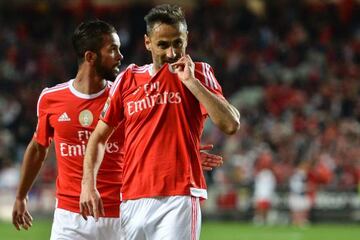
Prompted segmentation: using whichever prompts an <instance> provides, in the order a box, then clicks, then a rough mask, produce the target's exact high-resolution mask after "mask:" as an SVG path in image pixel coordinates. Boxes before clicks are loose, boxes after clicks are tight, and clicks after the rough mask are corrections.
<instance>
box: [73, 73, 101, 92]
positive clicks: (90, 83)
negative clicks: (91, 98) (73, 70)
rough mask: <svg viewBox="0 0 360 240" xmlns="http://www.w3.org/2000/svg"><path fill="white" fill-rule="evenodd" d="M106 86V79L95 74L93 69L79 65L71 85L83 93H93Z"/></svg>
mask: <svg viewBox="0 0 360 240" xmlns="http://www.w3.org/2000/svg"><path fill="white" fill-rule="evenodd" d="M105 86H106V80H105V79H104V78H102V77H100V76H99V75H98V74H96V72H95V70H91V69H90V68H86V67H80V68H79V71H78V73H77V74H76V78H75V80H74V83H73V87H74V88H75V89H76V90H77V91H79V92H81V93H83V94H94V93H98V92H100V91H101V90H102V89H104V87H105Z"/></svg>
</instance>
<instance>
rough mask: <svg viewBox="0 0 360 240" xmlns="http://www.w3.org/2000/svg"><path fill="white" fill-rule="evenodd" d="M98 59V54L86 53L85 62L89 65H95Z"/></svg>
mask: <svg viewBox="0 0 360 240" xmlns="http://www.w3.org/2000/svg"><path fill="white" fill-rule="evenodd" d="M96 58H97V54H96V53H94V52H93V51H86V52H85V57H84V59H85V62H88V63H94V62H95V60H96Z"/></svg>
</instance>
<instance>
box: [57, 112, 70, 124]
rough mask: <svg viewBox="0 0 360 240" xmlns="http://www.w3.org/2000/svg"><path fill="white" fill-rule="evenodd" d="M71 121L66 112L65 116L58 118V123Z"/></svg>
mask: <svg viewBox="0 0 360 240" xmlns="http://www.w3.org/2000/svg"><path fill="white" fill-rule="evenodd" d="M70 120H71V119H70V118H69V116H68V115H67V113H66V112H64V113H63V114H61V115H60V117H59V118H58V122H68V121H70Z"/></svg>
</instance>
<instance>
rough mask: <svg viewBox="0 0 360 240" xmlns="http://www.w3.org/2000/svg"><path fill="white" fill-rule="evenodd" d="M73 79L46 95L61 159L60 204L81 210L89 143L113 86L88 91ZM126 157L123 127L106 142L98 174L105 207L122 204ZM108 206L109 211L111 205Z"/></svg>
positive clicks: (59, 167)
mask: <svg viewBox="0 0 360 240" xmlns="http://www.w3.org/2000/svg"><path fill="white" fill-rule="evenodd" d="M71 83H72V81H70V83H69V87H67V88H64V89H61V90H56V89H55V90H54V91H53V92H50V93H47V94H46V95H45V96H43V98H45V100H44V101H46V103H47V104H46V111H47V114H48V118H49V119H48V122H49V125H50V128H51V129H52V131H53V139H54V145H55V151H56V157H57V163H58V178H57V197H58V199H59V206H60V207H62V208H65V209H68V210H70V211H75V212H77V211H78V209H77V208H78V197H79V195H80V189H81V179H82V172H83V160H84V156H85V150H86V145H87V143H88V140H89V138H90V135H91V133H92V131H93V130H94V129H95V127H96V125H97V122H98V119H99V115H100V112H101V110H102V108H103V106H104V103H105V101H106V99H107V97H108V95H109V90H110V88H109V87H106V88H105V89H103V90H102V91H100V92H98V93H96V94H91V95H84V94H81V93H79V92H77V91H76V90H75V89H74V88H73V87H72V85H71ZM50 91H51V90H50ZM122 157H123V129H122V127H120V128H118V129H116V130H115V132H114V134H113V135H112V136H111V138H110V139H109V140H108V142H107V144H106V149H105V157H104V160H103V162H102V165H101V167H100V169H99V172H98V177H97V187H98V190H99V192H100V194H101V195H102V196H103V198H104V199H103V201H104V204H105V208H106V205H112V206H114V205H115V204H116V205H118V204H119V201H120V199H119V194H120V187H121V171H122ZM105 210H106V212H108V209H107V208H106V209H105ZM112 215H113V214H112Z"/></svg>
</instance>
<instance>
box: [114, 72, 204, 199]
mask: <svg viewBox="0 0 360 240" xmlns="http://www.w3.org/2000/svg"><path fill="white" fill-rule="evenodd" d="M149 67H151V65H148V66H147V67H143V68H140V69H135V70H133V71H132V77H131V78H127V79H126V81H128V82H127V83H124V84H125V85H124V88H123V89H122V91H123V92H122V94H121V95H122V101H123V108H124V109H123V111H124V113H123V114H124V118H125V139H126V140H125V159H126V160H125V161H126V163H125V166H124V179H125V178H126V181H127V183H129V182H130V185H127V186H125V187H124V191H125V192H126V193H130V194H129V195H130V196H139V194H141V193H140V191H137V189H143V190H144V191H142V193H144V194H145V195H146V196H150V195H152V194H153V193H157V195H159V194H162V195H169V194H171V193H177V194H188V191H189V186H190V185H191V183H190V179H191V178H192V174H193V172H191V171H193V170H194V169H197V170H196V171H197V172H199V173H200V174H202V173H201V170H200V169H199V167H198V163H197V161H198V158H199V156H198V151H197V149H198V145H199V138H200V133H201V130H202V121H203V118H202V115H201V109H200V104H199V102H198V100H197V99H196V98H195V97H194V96H193V95H192V94H191V93H190V91H189V90H188V89H187V88H186V87H185V85H184V84H183V83H182V82H181V81H180V80H179V79H178V77H177V75H176V74H175V73H173V72H172V71H171V69H169V66H168V65H165V66H164V67H162V69H161V70H159V71H158V72H157V73H156V74H155V75H153V76H150V74H149V71H148V70H149ZM195 165H196V166H195ZM139 166H144V167H145V166H146V170H145V169H142V167H140V168H139ZM125 169H126V170H125ZM191 169H192V170H191ZM125 171H126V173H125ZM153 173H156V174H153ZM134 174H135V175H136V176H139V177H138V178H136V179H135V178H132V177H131V176H133V175H134ZM141 178H143V179H141ZM145 179H146V180H145ZM135 185H136V186H137V189H134V188H133V186H135ZM147 185H151V186H155V188H154V189H146V188H147ZM145 195H144V196H145ZM175 195H176V194H175ZM126 197H127V196H125V198H126Z"/></svg>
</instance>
